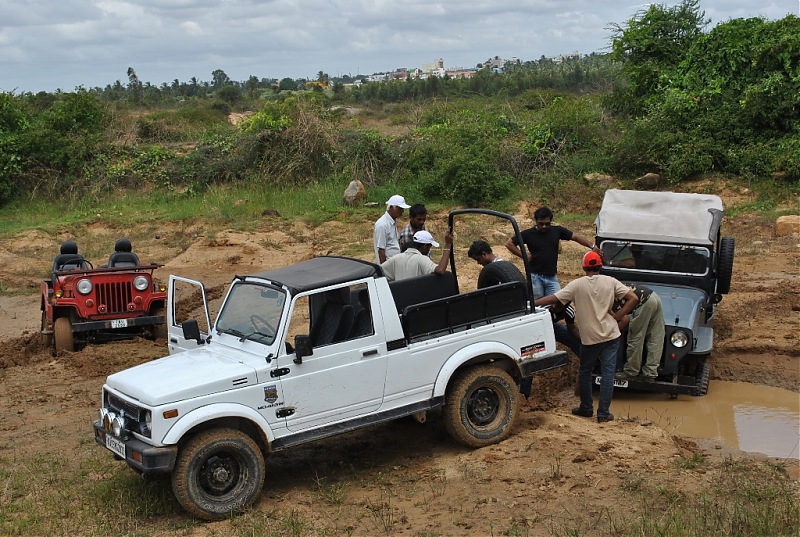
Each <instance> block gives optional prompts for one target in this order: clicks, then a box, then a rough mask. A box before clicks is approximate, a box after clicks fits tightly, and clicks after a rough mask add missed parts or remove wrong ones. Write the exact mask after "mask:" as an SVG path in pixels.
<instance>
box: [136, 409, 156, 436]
mask: <svg viewBox="0 0 800 537" xmlns="http://www.w3.org/2000/svg"><path fill="white" fill-rule="evenodd" d="M152 430H153V416H152V414H150V411H149V410H148V411H147V412H145V413H144V421H142V422H140V423H139V434H141V435H142V436H146V437H147V438H150V434H151V432H152Z"/></svg>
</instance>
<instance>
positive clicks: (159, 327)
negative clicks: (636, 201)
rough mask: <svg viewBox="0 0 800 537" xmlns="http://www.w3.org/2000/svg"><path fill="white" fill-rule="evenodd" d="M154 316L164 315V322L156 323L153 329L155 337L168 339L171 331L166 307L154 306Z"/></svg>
mask: <svg viewBox="0 0 800 537" xmlns="http://www.w3.org/2000/svg"><path fill="white" fill-rule="evenodd" d="M152 315H153V317H157V316H159V315H160V316H162V317H164V322H163V323H162V324H154V325H153V330H152V336H153V339H167V337H168V336H169V331H168V330H167V314H166V312H164V308H162V307H161V306H159V307H157V308H153V313H152Z"/></svg>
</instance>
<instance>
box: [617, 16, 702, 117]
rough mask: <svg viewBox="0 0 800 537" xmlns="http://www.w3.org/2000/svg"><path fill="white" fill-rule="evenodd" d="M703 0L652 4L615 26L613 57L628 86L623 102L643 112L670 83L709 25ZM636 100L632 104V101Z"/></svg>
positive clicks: (634, 109)
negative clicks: (701, 2)
mask: <svg viewBox="0 0 800 537" xmlns="http://www.w3.org/2000/svg"><path fill="white" fill-rule="evenodd" d="M699 4H700V0H683V1H682V2H681V3H680V4H678V5H676V6H673V7H667V6H666V5H663V4H660V5H659V4H650V7H648V8H647V9H644V10H641V11H639V12H638V13H636V15H634V16H633V17H632V18H631V19H630V20H629V21H628V23H627V27H626V28H623V27H621V26H619V25H616V24H615V25H612V29H613V30H614V35H613V38H612V57H613V59H614V60H615V61H617V62H621V63H622V64H623V70H624V72H625V74H626V75H627V76H628V81H629V87H628V88H626V89H627V90H628V92H627V95H626V96H624V97H623V98H622V101H625V102H627V104H628V105H629V106H631V108H632V110H633V111H634V112H635V111H640V110H642V109H643V108H644V106H645V105H646V103H647V101H648V99H649V98H650V97H652V96H654V95H657V94H658V92H659V89H660V87H661V86H662V85H663V83H666V82H668V81H669V79H670V76H671V75H672V74H673V73H674V72H675V70H676V68H677V67H678V66H679V65H680V63H681V62H682V61H683V59H684V58H685V57H686V54H687V53H688V51H689V50H690V48H691V46H692V44H693V43H694V42H695V41H696V40H697V39H699V38H700V37H701V36H702V35H703V28H705V26H706V25H708V23H709V20H708V19H705V18H704V17H705V12H703V11H700V5H699ZM631 98H632V99H633V102H630V101H629V99H631Z"/></svg>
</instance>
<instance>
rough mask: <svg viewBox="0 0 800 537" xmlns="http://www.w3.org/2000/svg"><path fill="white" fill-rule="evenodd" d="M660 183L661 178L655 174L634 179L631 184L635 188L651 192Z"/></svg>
mask: <svg viewBox="0 0 800 537" xmlns="http://www.w3.org/2000/svg"><path fill="white" fill-rule="evenodd" d="M660 182H661V176H660V175H658V174H657V173H646V174H644V175H643V176H641V177H639V178H638V179H636V180H635V181H634V182H633V184H634V185H636V188H639V189H643V190H652V189H654V188H656V187H657V186H658V184H659V183H660Z"/></svg>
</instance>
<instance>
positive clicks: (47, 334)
mask: <svg viewBox="0 0 800 537" xmlns="http://www.w3.org/2000/svg"><path fill="white" fill-rule="evenodd" d="M41 333H42V345H44V348H46V349H51V350H52V348H53V331H52V330H50V329H49V328H47V312H45V311H42V326H41Z"/></svg>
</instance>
